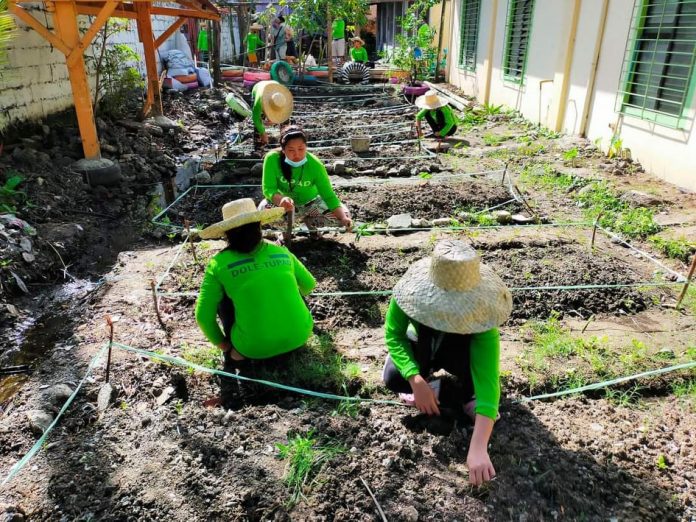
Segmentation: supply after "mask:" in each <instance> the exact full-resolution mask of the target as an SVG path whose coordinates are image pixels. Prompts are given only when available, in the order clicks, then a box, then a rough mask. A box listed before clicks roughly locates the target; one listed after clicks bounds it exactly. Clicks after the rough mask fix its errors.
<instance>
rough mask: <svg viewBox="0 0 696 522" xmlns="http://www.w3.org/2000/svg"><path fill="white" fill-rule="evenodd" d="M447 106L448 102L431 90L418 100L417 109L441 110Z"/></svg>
mask: <svg viewBox="0 0 696 522" xmlns="http://www.w3.org/2000/svg"><path fill="white" fill-rule="evenodd" d="M445 105H447V102H446V101H445V100H443V99H442V98H440V97H439V96H438V95H437V92H435V91H433V90H430V91H428V92H426V93H425V94H424V95H423V96H419V97H418V98H416V107H418V108H419V109H439V108H440V107H443V106H445Z"/></svg>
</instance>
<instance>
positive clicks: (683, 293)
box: [677, 254, 696, 310]
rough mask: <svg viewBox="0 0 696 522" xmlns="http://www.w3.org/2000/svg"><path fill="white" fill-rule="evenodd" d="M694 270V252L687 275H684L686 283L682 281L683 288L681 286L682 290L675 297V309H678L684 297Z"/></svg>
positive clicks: (695, 262)
mask: <svg viewBox="0 0 696 522" xmlns="http://www.w3.org/2000/svg"><path fill="white" fill-rule="evenodd" d="M694 271H696V254H694V258H693V259H692V260H691V267H690V268H689V275H688V276H686V283H684V288H682V291H681V293H680V294H679V299H677V310H679V307H680V306H681V302H682V301H683V300H684V298H685V297H686V292H687V290H688V289H689V284H690V283H691V278H692V277H693V276H694Z"/></svg>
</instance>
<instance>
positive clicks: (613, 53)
mask: <svg viewBox="0 0 696 522" xmlns="http://www.w3.org/2000/svg"><path fill="white" fill-rule="evenodd" d="M452 1H454V2H455V10H454V13H455V16H454V17H453V20H452V44H451V46H450V47H451V49H452V53H451V57H452V59H451V61H450V64H449V70H448V79H449V81H450V82H451V83H452V84H454V85H456V86H458V87H459V88H461V89H462V90H464V91H465V92H466V93H467V94H470V95H473V96H476V97H477V98H478V99H479V100H480V101H482V100H483V96H484V89H485V77H484V73H485V69H484V63H485V61H486V59H487V57H488V37H489V34H490V27H491V17H492V4H493V2H492V1H486V2H482V3H481V17H480V21H479V38H478V49H477V62H478V63H477V68H476V72H475V73H469V72H466V71H464V70H463V69H460V68H459V67H458V65H457V64H458V61H459V51H460V49H459V41H460V29H459V24H460V20H461V0H452ZM603 3H604V0H583V2H582V9H581V12H580V17H579V20H578V30H577V40H576V44H575V49H574V54H573V62H572V67H571V71H570V78H569V81H570V86H569V92H568V101H567V105H566V113H565V118H564V122H563V130H564V131H565V132H567V133H571V134H581V133H582V132H583V128H582V123H583V122H582V114H583V109H584V107H585V104H587V103H591V107H590V110H589V118H588V123H587V128H586V134H587V137H588V138H589V139H590V140H593V141H594V140H596V139H598V138H599V139H601V142H602V145H603V148H604V149H605V150H606V148H607V147H608V145H609V142H610V140H611V137H612V136H613V135H614V134H619V136H620V138H621V139H622V140H623V147H624V148H629V149H630V150H631V153H632V157H633V158H634V159H637V160H638V161H640V162H641V163H642V164H643V166H644V167H645V168H646V170H648V171H649V172H652V173H653V174H655V175H657V176H659V177H661V178H663V179H665V180H666V181H669V182H671V183H674V184H676V185H679V186H681V187H684V188H687V189H690V190H696V138H694V129H693V127H694V125H693V121H694V118H693V117H692V118H691V120H690V122H691V123H690V125H689V127H688V129H686V130H675V129H669V128H666V127H662V126H658V125H655V124H654V123H650V122H646V121H643V120H641V119H639V118H636V117H631V116H624V115H621V114H619V113H618V112H617V111H616V95H617V90H618V88H619V82H620V80H621V67H622V63H623V60H624V53H625V49H626V43H627V40H628V37H629V30H630V26H631V21H632V20H631V19H632V16H633V4H634V1H633V0H609V11H608V14H607V20H606V29H605V31H604V35H603V39H602V42H601V48H600V49H601V50H600V55H599V61H598V65H597V72H596V81H595V85H594V89H593V92H592V93H588V85H589V83H590V76H591V72H592V62H593V60H594V52H595V44H596V41H597V37H598V34H599V31H600V23H601V13H602V6H603ZM508 4H509V0H499V6H498V13H497V19H496V21H495V25H496V32H495V47H494V51H493V62H492V78H491V92H490V103H493V104H504V105H506V106H508V107H512V108H515V109H517V110H519V111H520V112H521V113H522V114H523V115H524V116H525V117H526V118H528V119H530V120H532V121H535V122H540V123H541V124H542V125H546V126H550V125H551V124H552V121H553V117H554V114H552V112H551V108H552V106H553V101H554V97H557V96H558V93H559V90H560V86H559V85H554V83H553V81H548V82H547V81H546V80H553V79H554V76H556V78H557V81H559V79H560V78H561V77H562V73H563V71H564V65H565V64H564V59H565V50H566V46H567V38H568V34H569V32H570V24H571V14H572V12H573V1H572V0H537V2H536V5H535V9H534V17H533V21H532V29H531V39H530V45H529V50H528V57H527V70H526V75H525V82H524V85H522V86H517V85H514V84H510V83H509V82H507V81H505V80H504V78H503V72H502V60H503V53H504V45H505V21H506V17H507V10H508ZM692 81H693V80H692ZM556 101H558V100H556ZM694 112H696V100H694V99H692V100H691V114H692V115H693V114H694Z"/></svg>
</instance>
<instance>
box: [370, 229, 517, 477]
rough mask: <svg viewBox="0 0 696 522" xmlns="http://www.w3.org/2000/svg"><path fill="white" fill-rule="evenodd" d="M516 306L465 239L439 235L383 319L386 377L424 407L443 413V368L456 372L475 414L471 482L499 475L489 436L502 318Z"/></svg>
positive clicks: (468, 409) (463, 400) (464, 401)
mask: <svg viewBox="0 0 696 522" xmlns="http://www.w3.org/2000/svg"><path fill="white" fill-rule="evenodd" d="M511 311H512V297H511V295H510V291H509V290H508V289H507V288H506V287H505V285H504V284H503V282H502V281H501V279H500V278H499V277H498V276H497V275H496V274H495V273H493V271H492V270H491V269H490V268H489V267H488V266H486V265H483V264H481V262H480V259H479V257H478V255H477V254H476V251H475V250H474V249H473V248H471V247H470V246H468V245H467V244H466V243H464V242H462V241H449V240H448V241H441V242H439V243H437V244H436V245H435V249H434V251H433V254H432V256H431V257H429V258H426V259H421V260H420V261H417V262H416V263H414V264H413V265H411V267H410V268H409V270H408V272H406V274H405V275H404V276H403V277H402V278H401V280H400V281H399V282H398V283H397V284H396V286H395V287H394V293H393V297H392V299H391V302H390V303H389V309H388V310H387V316H386V322H385V327H384V330H385V342H386V344H387V348H388V350H389V355H388V356H387V360H386V363H385V365H384V374H383V378H384V383H385V385H386V386H387V387H388V388H389V389H391V390H392V391H394V392H396V393H398V394H399V396H400V397H401V399H402V400H404V401H405V402H407V403H409V404H413V405H415V406H416V407H417V408H418V409H419V410H420V411H421V412H422V413H425V414H428V415H439V414H440V409H439V404H440V403H439V397H438V392H439V387H438V386H436V384H438V382H436V381H433V382H430V383H429V382H428V378H429V377H430V374H431V372H435V371H438V370H441V369H444V370H446V371H447V372H448V373H450V374H452V375H454V376H456V377H457V379H458V381H459V384H460V385H461V392H458V394H457V396H456V397H453V398H452V399H454V402H455V403H456V404H458V405H460V407H461V408H463V410H464V413H466V414H467V415H468V416H469V417H470V418H471V419H472V420H473V422H474V434H473V436H472V438H471V445H470V447H469V454H468V457H467V465H468V467H469V476H470V480H471V482H472V483H473V484H476V485H478V484H481V483H483V482H486V481H487V480H490V479H491V478H493V477H494V476H495V469H494V467H493V464H492V463H491V460H490V457H489V456H488V440H489V439H490V436H491V433H492V431H493V425H494V423H495V420H496V418H497V416H498V403H499V401H500V382H499V377H500V375H499V360H500V335H499V333H498V326H500V325H501V324H502V323H504V322H505V321H506V320H507V318H508V317H509V316H510V312H511Z"/></svg>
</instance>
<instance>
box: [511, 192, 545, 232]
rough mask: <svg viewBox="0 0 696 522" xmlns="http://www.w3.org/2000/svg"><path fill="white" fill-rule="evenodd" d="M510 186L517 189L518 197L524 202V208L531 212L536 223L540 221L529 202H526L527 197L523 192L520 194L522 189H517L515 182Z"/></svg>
mask: <svg viewBox="0 0 696 522" xmlns="http://www.w3.org/2000/svg"><path fill="white" fill-rule="evenodd" d="M512 186H513V187H514V188H515V190H516V191H517V193H518V194H519V195H520V197H521V198H522V203H523V204H524V206H525V208H526V209H527V210H529V213H530V214H532V217H533V218H534V220H535V221H536V222H537V223H538V222H539V221H540V220H539V216H538V215H537V213H536V212H534V210H533V209H532V207H530V206H529V203H527V199H526V198H525V197H524V194H522V191H521V190H520V189H519V187H518V186H517V185H516V184H515V183H513V184H512Z"/></svg>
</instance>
